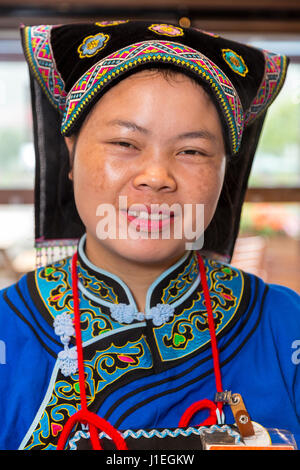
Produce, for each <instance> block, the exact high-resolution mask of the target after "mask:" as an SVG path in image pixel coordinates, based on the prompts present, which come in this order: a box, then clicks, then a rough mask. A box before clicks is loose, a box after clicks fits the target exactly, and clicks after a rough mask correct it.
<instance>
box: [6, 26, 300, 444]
mask: <svg viewBox="0 0 300 470" xmlns="http://www.w3.org/2000/svg"><path fill="white" fill-rule="evenodd" d="M22 37H23V44H24V50H25V55H26V59H27V61H28V64H29V69H30V74H31V87H32V100H33V101H32V102H33V110H34V125H35V144H36V154H37V179H36V238H37V245H38V246H39V247H41V246H48V247H50V246H51V244H55V242H53V239H58V240H59V241H58V243H60V244H65V245H67V244H68V243H71V242H70V240H71V241H72V243H74V239H75V240H76V239H79V243H78V249H77V252H76V253H75V255H74V256H69V257H65V258H63V259H62V260H60V261H58V262H54V263H52V264H47V265H46V266H41V267H39V268H38V269H37V270H35V271H34V272H32V273H29V274H27V275H26V276H24V277H23V278H22V279H21V280H20V281H19V282H18V283H17V284H16V285H14V286H11V287H10V288H8V289H6V290H4V291H2V292H1V297H0V312H1V339H2V340H4V341H5V344H6V348H7V364H6V365H3V366H1V369H0V374H1V382H0V384H1V385H0V386H1V405H0V406H1V416H2V431H1V433H0V434H1V438H0V439H1V441H0V442H1V448H5V449H26V450H31V449H47V450H48V449H56V448H57V447H58V448H64V447H66V448H72V449H74V448H75V449H78V448H89V446H90V440H91V442H92V446H93V447H94V448H101V445H100V443H99V440H98V433H99V431H100V430H102V431H105V432H107V433H108V434H109V435H110V436H111V437H112V438H113V440H114V441H115V443H117V445H119V446H120V448H125V447H126V443H125V441H124V436H125V437H126V432H127V430H139V429H144V430H147V429H148V430H149V429H153V428H156V429H160V428H170V429H172V428H176V427H178V426H179V425H180V426H182V427H185V426H188V425H189V424H191V425H192V426H193V425H199V424H200V423H202V424H213V423H216V424H218V425H222V424H224V423H226V424H232V423H234V421H235V419H234V416H233V413H232V409H231V407H230V406H229V404H228V403H226V396H225V395H224V394H222V393H223V392H224V391H225V390H230V391H232V392H233V393H239V394H240V395H241V396H242V398H243V400H244V403H245V406H246V408H247V410H248V412H249V415H250V417H251V419H252V420H253V421H256V422H258V423H260V424H261V425H263V426H264V427H267V428H283V429H287V430H288V431H290V432H292V433H293V435H294V437H295V439H296V440H297V442H298V443H299V442H300V423H299V413H300V410H299V405H298V402H297V396H298V397H299V368H298V369H297V365H296V364H295V363H294V362H295V361H293V360H292V352H293V351H292V349H291V348H292V344H293V342H294V341H295V340H297V339H298V338H299V334H300V324H299V323H300V322H299V315H297V313H298V312H299V296H297V294H296V293H294V292H292V291H290V290H289V289H287V288H284V287H280V286H274V285H266V284H265V283H264V282H263V281H262V280H261V279H259V278H257V277H256V276H254V275H251V274H247V273H244V272H242V271H240V270H238V269H236V268H234V267H232V266H230V265H229V264H227V263H226V262H224V260H225V261H229V260H230V257H231V255H232V250H233V247H234V242H235V239H236V236H237V232H238V224H239V217H240V210H241V205H242V201H243V197H244V193H245V190H246V184H247V179H248V175H249V171H250V168H251V163H252V160H253V157H254V153H255V149H256V145H257V141H258V138H259V135H260V131H261V127H262V124H263V121H264V117H265V113H266V110H267V108H268V106H269V105H270V104H271V102H272V101H273V100H274V98H275V97H276V95H277V94H278V92H279V91H280V88H281V86H282V84H283V82H284V78H285V74H286V69H287V63H288V60H287V58H285V57H284V56H278V55H275V54H272V53H268V52H266V51H261V50H258V49H255V48H252V47H249V46H244V45H241V44H238V43H235V42H233V41H229V40H227V39H224V38H221V37H219V36H217V35H213V34H211V33H206V32H203V31H199V30H196V29H194V28H190V29H186V28H181V27H179V26H176V25H169V24H167V25H166V24H160V23H154V22H133V21H112V22H100V23H89V24H75V25H62V26H53V27H50V26H36V27H26V28H23V30H22ZM73 192H74V199H73ZM203 207H204V212H201V211H198V212H197V210H198V209H202V208H203ZM199 214H200V215H199ZM201 214H202V215H201ZM178 233H179V235H178ZM203 241H204V244H202V242H203ZM200 253H201V255H203V256H200ZM33 392H34V393H33ZM216 392H218V393H219V395H217V396H216ZM202 399H206V401H202ZM199 402H200V403H199ZM195 403H196V405H194V404H195ZM247 410H245V411H247ZM208 412H209V413H210V418H209V420H206V418H207V414H208ZM79 422H81V423H82V424H80V423H79ZM87 423H88V425H86V424H87ZM75 424H76V426H75ZM97 428H98V430H97ZM117 429H118V430H119V431H124V433H123V434H120V432H118V431H117ZM191 429H193V430H194V432H195V433H197V429H196V428H193V427H192V428H191ZM241 429H242V428H241ZM242 430H243V429H242ZM69 432H70V433H71V435H70V436H68V433H69ZM122 436H123V437H122ZM134 437H138V436H137V434H136V435H135V436H134ZM145 441H147V439H145ZM148 441H149V439H148ZM144 445H146V444H145V442H144V441H141V440H140V441H139V444H138V447H139V448H145V447H143V446H144ZM122 446H123V447H122Z"/></svg>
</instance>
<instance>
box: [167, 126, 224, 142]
mask: <svg viewBox="0 0 300 470" xmlns="http://www.w3.org/2000/svg"><path fill="white" fill-rule="evenodd" d="M175 139H176V140H183V139H206V140H211V141H212V142H215V141H216V140H217V138H216V136H215V134H213V133H212V132H210V131H208V130H206V129H201V130H199V131H191V132H184V133H183V134H179V135H178V136H176V137H175Z"/></svg>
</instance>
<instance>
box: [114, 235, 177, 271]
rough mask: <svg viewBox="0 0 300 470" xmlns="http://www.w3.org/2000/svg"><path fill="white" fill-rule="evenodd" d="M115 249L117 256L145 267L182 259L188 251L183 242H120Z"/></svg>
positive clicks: (142, 240) (139, 240) (140, 240)
mask: <svg viewBox="0 0 300 470" xmlns="http://www.w3.org/2000/svg"><path fill="white" fill-rule="evenodd" d="M110 248H111V249H114V248H115V254H116V255H117V256H120V257H121V258H123V259H124V260H125V259H126V260H128V262H133V263H143V264H145V265H147V264H148V265H151V264H157V263H161V264H164V262H166V261H168V260H172V259H174V258H180V256H182V255H183V254H184V252H185V251H186V249H185V243H184V242H183V241H182V240H153V239H138V240H119V241H118V244H117V246H116V247H113V246H111V247H110Z"/></svg>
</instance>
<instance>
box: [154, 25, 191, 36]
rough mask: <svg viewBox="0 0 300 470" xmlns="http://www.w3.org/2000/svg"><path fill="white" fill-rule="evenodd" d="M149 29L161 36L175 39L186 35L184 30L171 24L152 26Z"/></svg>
mask: <svg viewBox="0 0 300 470" xmlns="http://www.w3.org/2000/svg"><path fill="white" fill-rule="evenodd" d="M148 29H150V31H153V32H154V33H156V34H161V35H163V36H172V37H175V36H183V35H184V32H183V29H182V28H179V27H178V26H173V25H170V24H152V25H151V26H149V28H148Z"/></svg>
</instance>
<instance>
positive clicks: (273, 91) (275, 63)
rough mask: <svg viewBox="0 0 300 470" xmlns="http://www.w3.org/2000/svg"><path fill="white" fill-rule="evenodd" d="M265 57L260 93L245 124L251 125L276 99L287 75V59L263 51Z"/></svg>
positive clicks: (249, 111)
mask: <svg viewBox="0 0 300 470" xmlns="http://www.w3.org/2000/svg"><path fill="white" fill-rule="evenodd" d="M262 52H263V54H264V56H265V62H266V66H265V75H264V78H263V81H262V84H261V86H260V88H259V93H258V95H257V96H256V97H255V99H254V100H253V102H252V104H251V106H250V109H249V110H248V111H247V113H246V116H245V123H246V124H249V123H250V122H251V121H253V120H254V119H255V118H256V117H258V116H259V115H260V114H261V113H262V112H263V111H264V110H265V109H266V107H267V106H269V104H270V103H271V102H272V101H273V100H274V99H275V98H276V96H277V95H278V93H279V91H280V90H281V87H282V84H283V80H284V77H285V74H286V68H287V59H286V57H285V56H279V55H276V54H273V53H271V52H268V51H265V50H262Z"/></svg>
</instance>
